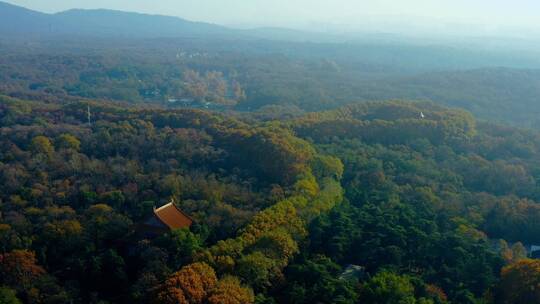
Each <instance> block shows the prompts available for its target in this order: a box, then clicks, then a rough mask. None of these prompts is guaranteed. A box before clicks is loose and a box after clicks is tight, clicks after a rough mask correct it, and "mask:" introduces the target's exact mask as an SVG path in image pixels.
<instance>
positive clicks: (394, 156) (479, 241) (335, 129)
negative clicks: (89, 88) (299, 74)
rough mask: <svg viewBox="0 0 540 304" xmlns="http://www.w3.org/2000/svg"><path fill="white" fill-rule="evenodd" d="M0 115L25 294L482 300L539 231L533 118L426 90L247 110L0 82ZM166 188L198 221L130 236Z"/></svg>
mask: <svg viewBox="0 0 540 304" xmlns="http://www.w3.org/2000/svg"><path fill="white" fill-rule="evenodd" d="M88 107H90V108H91V111H92V116H91V121H90V124H89V123H88V120H87V116H86V114H87V108H88ZM420 112H422V113H423V114H424V117H421V116H420ZM0 125H1V127H0V133H1V134H2V137H1V140H0V141H1V142H0V169H1V170H0V182H1V184H2V191H1V192H0V211H1V215H2V216H1V217H0V246H1V247H0V250H1V251H0V257H2V259H0V274H2V275H1V276H0V285H2V286H5V287H2V288H3V289H2V291H1V292H3V293H4V295H6V292H11V291H13V292H14V293H15V295H16V296H17V297H19V298H21V299H23V300H24V301H27V302H34V301H36V300H35V298H36V297H39V299H45V300H47V301H49V300H50V301H52V300H53V299H54V301H55V302H60V303H69V302H73V303H87V302H89V301H91V300H93V299H94V300H95V299H100V300H105V301H113V302H116V301H119V302H132V303H148V302H152V301H154V300H155V299H158V300H159V301H160V302H161V303H163V302H164V303H177V302H178V301H183V300H182V299H185V296H186V294H198V297H200V298H201V299H205V301H207V302H208V303H216V304H217V303H222V302H221V301H222V299H227V298H230V297H235V298H239V299H240V300H239V301H240V303H246V304H248V303H254V302H255V299H257V301H263V303H267V302H270V303H273V302H274V301H276V302H279V303H313V301H315V300H317V301H321V302H322V303H333V302H334V299H336V298H337V299H341V300H340V303H351V304H353V303H356V300H359V301H362V303H373V304H375V303H382V302H384V301H386V299H388V297H390V298H391V297H398V298H409V299H413V300H414V301H420V302H421V301H423V302H421V303H486V302H487V303H491V302H489V301H490V299H491V298H490V297H491V295H497V296H499V295H500V297H506V295H505V292H506V290H507V289H506V288H505V286H504V285H503V283H504V282H505V281H504V280H507V279H508V278H507V277H505V275H504V271H503V274H502V276H501V267H503V266H504V265H509V266H508V267H518V266H516V265H521V264H516V263H524V261H528V260H521V259H523V258H524V257H525V256H526V249H525V247H524V245H523V244H526V245H528V244H537V243H538V242H540V239H539V238H538V236H539V235H540V233H539V232H540V230H539V229H540V227H539V226H538V223H539V221H538V217H539V216H540V207H539V206H540V205H539V203H538V202H539V201H540V187H539V181H540V175H539V172H540V163H539V162H538V159H539V155H540V134H539V133H537V132H532V131H523V130H518V129H513V128H510V127H504V126H497V125H489V124H484V123H477V122H476V121H475V120H474V118H473V116H471V115H470V114H469V113H467V112H465V111H462V110H455V109H447V108H444V107H441V106H439V105H435V104H432V103H408V102H384V103H368V104H364V105H356V106H348V107H345V108H341V109H338V110H333V111H327V112H317V113H309V114H307V115H304V116H302V117H299V118H295V119H291V120H287V121H272V122H270V121H267V122H260V121H258V120H257V119H256V118H255V117H253V116H252V115H250V114H246V115H241V116H238V117H237V118H232V117H226V116H224V115H221V114H217V113H211V112H207V111H200V110H193V109H183V110H173V111H171V110H163V109H159V108H155V107H148V106H146V107H133V106H127V107H126V106H123V105H120V104H118V103H108V102H72V103H67V104H57V103H42V102H36V101H23V100H18V99H13V98H8V97H1V98H0ZM270 156H271V157H270ZM501 176H504V179H502V178H500V177H501ZM171 198H174V200H175V201H176V202H177V206H178V207H179V208H181V209H182V210H183V211H184V212H187V213H188V214H190V215H191V216H192V217H193V218H194V219H195V221H196V224H195V225H193V226H192V227H191V228H190V229H187V228H184V229H180V230H173V231H171V232H169V233H165V234H163V235H161V236H159V237H155V238H145V237H143V236H141V235H140V234H138V232H137V231H138V230H137V226H138V223H141V221H143V220H145V219H146V218H148V216H149V215H150V214H151V212H152V211H151V210H152V207H153V206H156V205H158V206H159V205H162V204H163V203H165V202H167V201H169V200H170V199H171ZM518 260H521V262H518ZM23 261H24V263H23ZM13 263H15V265H20V266H19V267H24V271H25V275H24V276H19V275H18V274H19V273H20V272H19V271H18V270H17V269H20V268H13V267H11V266H12V265H14V264H13ZM527 263H528V262H527ZM348 265H356V266H354V267H353V268H352V269H353V270H354V269H356V270H354V271H352V272H351V274H350V275H347V276H346V279H344V278H343V277H342V273H343V271H344V270H345V269H346V268H347V269H348V267H350V266H348ZM190 282H204V283H200V284H203V285H200V284H199V283H196V284H195V285H192V284H191V283H190ZM204 284H206V285H204ZM386 284H390V286H391V285H392V284H399V286H401V287H400V288H403V289H400V290H395V291H388V292H389V294H387V293H380V292H379V291H377V290H376V288H379V287H380V288H387V285H386ZM504 284H506V283H504ZM515 284H522V283H515ZM366 286H373V288H374V289H375V290H372V289H366ZM377 286H379V287H377ZM5 290H8V291H5ZM30 291H31V292H30ZM190 301H192V302H193V301H195V300H190ZM381 301H382V302H381ZM426 301H427V302H426ZM192 302H187V303H192ZM195 302H196V301H195ZM412 303H416V302H412Z"/></svg>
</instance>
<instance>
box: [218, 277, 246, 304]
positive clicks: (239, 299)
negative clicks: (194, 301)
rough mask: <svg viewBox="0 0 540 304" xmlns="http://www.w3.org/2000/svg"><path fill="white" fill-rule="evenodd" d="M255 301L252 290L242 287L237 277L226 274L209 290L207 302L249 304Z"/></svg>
mask: <svg viewBox="0 0 540 304" xmlns="http://www.w3.org/2000/svg"><path fill="white" fill-rule="evenodd" d="M254 301H255V297H254V295H253V290H251V289H250V288H248V287H243V286H242V285H241V284H240V280H239V279H238V278H237V277H233V276H226V277H224V278H222V279H221V280H219V282H218V283H217V285H216V287H215V288H214V289H213V290H212V291H211V292H210V297H209V298H208V301H207V302H208V303H209V304H251V303H253V302H254Z"/></svg>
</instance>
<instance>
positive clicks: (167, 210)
mask: <svg viewBox="0 0 540 304" xmlns="http://www.w3.org/2000/svg"><path fill="white" fill-rule="evenodd" d="M191 224H193V219H192V218H191V217H189V215H187V214H186V213H184V212H183V211H182V210H180V209H179V208H178V207H177V206H176V205H175V204H174V202H172V201H171V202H170V203H168V204H166V205H163V206H161V207H159V208H155V207H154V214H153V215H152V216H150V217H149V218H148V219H147V220H146V221H144V222H143V223H142V224H140V225H139V227H138V231H139V234H141V235H142V236H144V237H146V238H152V237H156V236H159V235H162V234H164V233H167V232H169V231H171V230H174V229H180V228H189V227H190V226H191Z"/></svg>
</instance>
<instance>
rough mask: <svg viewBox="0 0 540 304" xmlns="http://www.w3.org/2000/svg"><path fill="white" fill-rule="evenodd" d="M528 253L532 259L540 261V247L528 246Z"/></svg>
mask: <svg viewBox="0 0 540 304" xmlns="http://www.w3.org/2000/svg"><path fill="white" fill-rule="evenodd" d="M526 248H527V253H528V255H529V257H530V258H532V259H540V245H530V246H527V247H526Z"/></svg>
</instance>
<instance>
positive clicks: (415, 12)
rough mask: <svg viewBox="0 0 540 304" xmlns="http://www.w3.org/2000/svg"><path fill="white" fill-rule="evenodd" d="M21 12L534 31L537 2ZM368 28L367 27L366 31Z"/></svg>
mask: <svg viewBox="0 0 540 304" xmlns="http://www.w3.org/2000/svg"><path fill="white" fill-rule="evenodd" d="M0 1H1V0H0ZM7 2H9V3H12V4H15V5H20V6H24V7H27V8H31V9H35V10H39V11H43V12H49V13H53V12H58V11H62V10H67V9H71V8H108V9H116V10H124V11H135V12H141V13H151V14H163V15H171V16H178V17H182V18H185V19H189V20H193V21H205V22H211V23H217V24H222V25H229V26H237V27H254V26H277V27H290V28H301V29H306V28H311V29H319V30H356V29H360V28H366V27H368V28H369V27H377V26H381V24H383V25H385V26H387V27H395V28H399V27H401V26H402V25H404V24H406V25H408V26H411V27H413V28H414V27H417V28H421V27H441V26H443V27H444V26H449V25H452V26H453V25H456V24H461V25H464V28H463V30H467V25H470V26H473V25H474V26H476V28H484V29H487V30H489V29H498V28H502V27H508V28H532V29H540V17H539V16H540V1H539V0H324V1H323V0H7ZM369 29H371V28H369Z"/></svg>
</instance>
